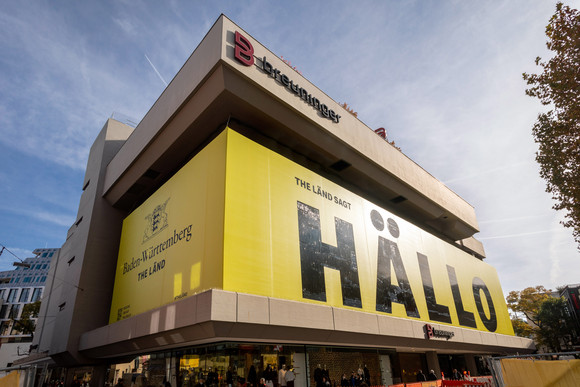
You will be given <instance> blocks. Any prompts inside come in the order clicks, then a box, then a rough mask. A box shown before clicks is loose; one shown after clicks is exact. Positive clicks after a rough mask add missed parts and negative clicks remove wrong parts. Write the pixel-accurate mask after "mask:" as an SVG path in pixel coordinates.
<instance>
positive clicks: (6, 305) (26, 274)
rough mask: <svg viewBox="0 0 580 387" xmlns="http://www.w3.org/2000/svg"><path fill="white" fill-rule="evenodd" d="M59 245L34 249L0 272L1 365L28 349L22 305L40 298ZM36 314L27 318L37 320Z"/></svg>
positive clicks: (27, 352) (19, 357) (7, 364)
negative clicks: (22, 321) (11, 268)
mask: <svg viewBox="0 0 580 387" xmlns="http://www.w3.org/2000/svg"><path fill="white" fill-rule="evenodd" d="M59 250H60V249H56V248H44V249H35V250H34V251H33V252H32V253H33V254H34V255H35V256H34V257H31V258H26V259H24V261H22V262H15V264H14V266H16V268H15V269H14V270H8V271H2V272H0V303H1V306H0V368H5V367H10V366H11V365H12V363H13V362H14V361H16V360H18V359H22V358H23V357H25V356H27V355H28V354H29V352H30V345H31V343H32V333H31V332H27V329H26V328H25V327H23V326H22V325H21V324H19V320H20V319H21V317H22V312H23V311H24V307H25V306H26V305H29V304H33V303H35V302H37V301H41V298H42V296H43V292H44V287H45V284H46V281H47V278H48V272H49V269H50V265H51V262H52V260H53V259H56V258H57V257H58V253H59ZM36 320H37V318H32V319H30V321H31V322H33V323H34V324H36Z"/></svg>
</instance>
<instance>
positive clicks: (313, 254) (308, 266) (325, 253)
mask: <svg viewBox="0 0 580 387" xmlns="http://www.w3.org/2000/svg"><path fill="white" fill-rule="evenodd" d="M297 203H298V229H299V234H300V265H301V269H302V296H303V297H304V298H309V299H311V300H318V301H326V288H325V280H324V267H328V268H331V269H335V270H338V271H339V272H340V283H341V287H342V303H343V304H344V305H347V306H354V307H357V308H362V302H361V296H360V285H359V280H358V268H357V264H356V253H355V250H354V234H353V231H352V224H350V223H348V222H345V221H344V220H342V219H339V218H336V217H335V218H334V224H335V227H336V244H337V247H334V246H330V245H328V244H326V243H322V238H321V235H320V212H319V211H318V210H317V209H316V208H314V207H310V206H309V205H307V204H304V203H301V202H297Z"/></svg>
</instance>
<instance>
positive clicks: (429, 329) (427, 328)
mask: <svg viewBox="0 0 580 387" xmlns="http://www.w3.org/2000/svg"><path fill="white" fill-rule="evenodd" d="M425 334H426V335H427V338H428V339H432V338H433V336H434V334H433V327H432V326H431V325H429V324H425Z"/></svg>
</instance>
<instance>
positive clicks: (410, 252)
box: [224, 131, 513, 335]
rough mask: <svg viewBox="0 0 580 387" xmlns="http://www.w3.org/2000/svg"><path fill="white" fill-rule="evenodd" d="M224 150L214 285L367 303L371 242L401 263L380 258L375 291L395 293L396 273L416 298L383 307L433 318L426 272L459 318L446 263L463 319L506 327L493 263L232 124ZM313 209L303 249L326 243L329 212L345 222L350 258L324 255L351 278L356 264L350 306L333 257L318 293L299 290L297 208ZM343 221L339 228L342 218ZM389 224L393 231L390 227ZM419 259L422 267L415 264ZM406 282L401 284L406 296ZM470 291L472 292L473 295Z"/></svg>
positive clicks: (373, 304)
mask: <svg viewBox="0 0 580 387" xmlns="http://www.w3.org/2000/svg"><path fill="white" fill-rule="evenodd" d="M227 157H228V160H227V174H226V204H225V206H226V210H225V214H226V215H225V244H224V290H231V291H238V292H243V293H251V294H257V295H263V296H270V297H276V298H283V299H290V300H296V301H302V302H311V303H318V304H325V305H332V306H338V307H346V308H350V309H353V310H362V311H365V312H371V313H377V271H378V267H379V265H378V261H379V255H380V254H379V251H378V250H379V246H381V247H382V250H381V251H382V254H381V260H382V262H383V263H384V262H385V261H386V260H385V257H387V256H389V257H391V261H395V260H396V259H394V258H392V257H397V256H400V258H401V261H400V264H399V265H398V266H399V270H400V271H401V269H400V267H401V266H402V269H403V270H404V276H403V275H399V276H397V275H395V270H394V269H393V266H391V267H390V268H389V269H390V270H389V269H387V268H383V277H385V275H384V273H388V272H389V271H390V272H391V279H392V280H391V282H389V283H388V284H385V282H383V283H382V285H381V288H382V289H383V294H385V291H384V289H385V287H388V285H391V284H392V285H394V286H395V287H394V288H391V291H392V293H391V294H392V295H393V298H395V299H394V300H393V301H396V295H397V294H398V293H401V289H404V285H401V284H399V283H398V280H401V282H404V277H405V276H406V277H407V280H408V283H409V287H410V292H411V293H412V298H413V299H414V301H415V305H416V308H417V309H416V313H413V311H412V310H411V312H410V313H408V312H407V309H406V308H405V306H404V305H403V303H400V302H392V304H391V313H387V314H390V315H394V316H398V317H403V318H417V319H420V320H423V321H431V322H434V323H442V321H441V320H445V318H444V317H443V318H440V317H437V316H438V314H437V311H436V310H433V308H431V309H432V310H433V316H435V318H436V319H433V318H431V317H430V315H429V310H428V303H427V301H426V295H425V294H426V293H425V290H424V284H425V283H428V281H429V277H430V279H431V281H432V284H433V286H432V289H433V290H432V292H433V294H434V296H435V298H434V299H433V298H431V300H432V304H441V307H442V308H443V310H445V308H447V309H448V312H449V318H450V323H451V324H452V325H456V326H466V325H465V324H460V322H459V317H458V313H457V310H456V303H455V302H454V297H453V293H452V290H451V284H450V282H451V281H450V276H449V269H448V266H450V267H452V268H453V269H454V271H455V275H456V278H457V283H458V291H459V295H460V297H461V300H462V302H461V303H460V304H459V305H460V307H462V308H463V309H464V310H465V313H467V315H469V314H471V316H472V317H473V318H474V320H475V321H474V324H473V325H474V326H473V327H474V328H475V327H476V328H477V329H480V330H484V331H494V332H497V333H504V334H511V335H513V328H512V325H511V322H510V319H509V315H508V312H507V307H506V304H505V301H504V299H503V293H502V290H501V286H500V284H499V280H498V277H497V273H496V271H495V269H494V268H493V267H491V266H489V265H487V264H486V263H484V262H482V261H480V260H478V259H476V258H473V257H472V256H470V255H468V254H467V253H465V252H463V251H461V250H459V249H457V248H456V247H454V246H452V245H450V244H448V243H446V242H443V241H442V240H440V239H438V238H436V237H434V236H433V235H431V234H429V233H427V232H425V231H423V230H421V229H419V228H418V227H416V226H414V225H412V224H411V223H409V222H407V221H405V220H403V219H401V218H399V217H397V216H395V215H393V214H391V213H389V212H388V211H385V210H383V209H381V208H379V207H377V206H376V205H374V204H372V203H370V202H369V201H367V200H364V199H362V198H361V197H359V196H357V195H355V194H353V193H352V192H349V191H348V190H346V189H344V188H342V187H340V186H338V185H336V184H334V183H332V182H331V181H329V180H327V179H324V178H322V177H320V176H319V175H317V174H315V173H314V172H312V171H310V170H308V169H306V168H303V167H301V166H299V165H297V164H296V163H294V162H292V161H290V160H288V159H285V158H284V157H282V156H280V155H278V154H276V153H274V152H272V151H270V150H268V149H267V148H264V147H262V146H260V145H257V144H256V143H253V142H252V141H250V140H248V139H247V138H245V137H243V136H241V135H239V134H238V133H236V132H234V131H229V132H228V151H227ZM319 189H320V191H319ZM323 191H324V192H326V195H327V196H326V197H323V196H321V195H324V193H323ZM299 202H300V203H302V204H299ZM300 208H301V209H302V210H300ZM313 209H314V210H317V211H318V216H319V224H320V226H319V229H320V234H321V237H320V238H321V241H320V243H314V244H315V246H314V247H312V246H310V247H308V244H309V243H311V244H312V241H309V242H308V241H307V242H304V238H303V241H302V243H303V244H304V246H305V250H308V251H310V253H312V251H313V249H316V248H318V249H322V250H324V249H327V250H329V251H332V250H336V248H335V246H337V231H336V227H337V226H336V224H335V223H336V222H337V221H336V219H337V218H338V219H340V220H342V222H341V223H342V226H339V227H344V225H345V224H346V223H348V224H350V225H352V232H351V234H352V236H353V238H354V254H355V256H356V258H355V260H354V261H356V263H355V265H354V266H355V267H353V265H352V264H350V266H349V264H344V262H342V261H340V259H331V261H334V262H338V264H337V265H338V266H340V265H341V264H343V265H345V266H344V267H347V268H350V271H351V273H350V274H345V273H343V276H344V277H345V281H347V280H349V281H350V280H351V279H352V278H353V276H352V272H355V274H356V273H358V282H359V287H360V302H361V305H360V307H359V306H357V305H356V302H353V301H352V300H350V301H347V303H350V305H353V306H345V302H344V301H343V294H342V286H341V271H339V270H337V269H336V267H337V265H334V266H335V268H329V267H326V268H323V269H322V270H323V272H324V284H323V292H324V293H325V294H324V296H325V297H326V300H325V301H324V300H320V297H319V300H314V299H312V297H311V294H309V296H308V297H304V294H305V293H304V292H303V288H304V286H305V284H304V282H303V279H304V272H303V271H304V270H302V269H301V240H300V235H299V220H298V218H299V216H298V213H299V212H300V211H302V213H308V211H310V212H311V211H312V210H313ZM373 211H375V215H374V216H375V218H376V219H375V223H377V225H378V227H379V228H380V226H381V223H380V219H381V218H382V222H383V224H384V228H383V230H382V231H381V230H379V229H377V227H375V225H374V223H373V221H372V220H371V213H373ZM377 214H378V215H380V216H377ZM311 215H312V214H311ZM312 219H314V221H313V222H311V223H312V224H314V226H316V214H314V215H313V217H312V218H311V220H312ZM388 219H391V221H390V222H391V223H393V221H394V223H396V226H398V230H399V234H398V237H394V236H393V235H392V234H391V233H390V232H389V231H388V230H389V227H388V222H389V220H388ZM312 224H311V226H312ZM393 227H394V226H392V227H391V228H393ZM311 228H312V227H311ZM315 228H316V227H315ZM346 228H347V229H348V225H347V226H346ZM394 233H395V235H397V234H396V231H394ZM347 234H349V232H348V230H347V231H346V232H343V235H346V236H347V237H348V235H347ZM341 238H343V237H341ZM314 239H316V238H314ZM380 241H382V242H380ZM324 245H329V246H332V247H330V248H328V246H324ZM333 247H334V248H333ZM397 249H398V255H397V251H396V250H397ZM322 250H321V251H319V252H318V253H314V254H315V255H316V254H319V255H317V256H318V257H322V258H321V259H324V258H323V256H324V254H325V252H324V251H322ZM334 253H336V251H334ZM331 254H332V252H331ZM348 254H350V255H352V253H348ZM418 254H420V255H421V257H419V255H418ZM351 258H352V257H351ZM351 261H352V259H351ZM421 262H422V263H423V269H424V270H423V272H424V273H423V276H422V273H421V270H420V263H421ZM387 263H388V262H387ZM391 265H392V264H391ZM328 266H333V264H331V265H328ZM426 266H428V269H426ZM385 270H386V271H385ZM344 271H346V270H342V272H344ZM426 272H429V273H430V276H429V275H426ZM349 276H350V277H349ZM347 277H349V278H347ZM355 277H356V276H355ZM423 277H425V278H426V279H427V281H425V280H424V279H423ZM476 278H479V279H480V280H477V279H476ZM481 283H483V284H485V288H487V289H489V296H490V297H491V302H492V304H493V306H494V309H495V314H496V320H497V324H496V326H494V324H493V321H489V320H493V319H492V317H491V316H490V308H489V305H488V302H487V298H486V296H485V291H484V290H481V288H482V287H481V286H480V287H476V290H475V291H474V290H473V286H474V284H475V285H477V284H481ZM355 288H356V286H355ZM397 288H398V289H397ZM410 292H409V291H407V292H406V293H403V294H406V295H407V297H409V295H410ZM387 293H388V291H387ZM474 293H475V294H477V295H478V297H474ZM318 295H320V294H318ZM476 298H479V300H480V304H481V309H482V313H483V314H482V315H480V313H479V312H478V309H477V307H476V300H475V299H476ZM383 305H384V303H383ZM411 309H412V308H411ZM383 310H384V308H383ZM378 313H386V312H381V311H379V312H378ZM443 314H445V313H443ZM410 316H411V317H410ZM413 316H416V317H413ZM483 320H486V321H487V323H488V327H486V326H485V325H484V323H483Z"/></svg>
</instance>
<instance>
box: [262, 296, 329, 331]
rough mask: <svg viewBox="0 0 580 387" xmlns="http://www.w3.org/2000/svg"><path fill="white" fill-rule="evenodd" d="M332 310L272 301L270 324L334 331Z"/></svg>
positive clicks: (283, 301) (277, 300) (296, 303)
mask: <svg viewBox="0 0 580 387" xmlns="http://www.w3.org/2000/svg"><path fill="white" fill-rule="evenodd" d="M333 321H334V319H333V313H332V308H331V307H328V306H321V305H313V304H304V303H301V302H296V301H288V300H280V299H275V298H271V299H270V324H272V325H280V326H293V327H308V328H312V329H334V324H333Z"/></svg>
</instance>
